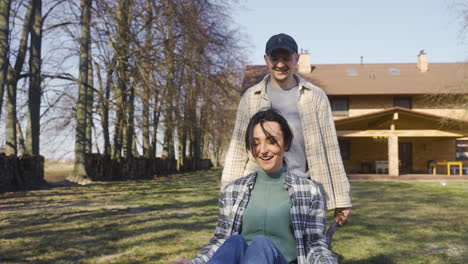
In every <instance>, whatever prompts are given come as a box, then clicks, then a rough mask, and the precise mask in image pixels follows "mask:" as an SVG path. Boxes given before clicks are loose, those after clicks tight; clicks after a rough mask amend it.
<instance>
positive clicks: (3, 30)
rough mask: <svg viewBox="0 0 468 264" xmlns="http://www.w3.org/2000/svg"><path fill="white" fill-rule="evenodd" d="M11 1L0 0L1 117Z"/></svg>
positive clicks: (6, 69)
mask: <svg viewBox="0 0 468 264" xmlns="http://www.w3.org/2000/svg"><path fill="white" fill-rule="evenodd" d="M10 5H11V0H0V116H1V114H2V111H1V110H2V105H3V94H4V93H5V83H6V76H7V71H8V64H9V63H8V51H9V48H8V47H9V45H8V36H9V28H10V26H9V18H10Z"/></svg>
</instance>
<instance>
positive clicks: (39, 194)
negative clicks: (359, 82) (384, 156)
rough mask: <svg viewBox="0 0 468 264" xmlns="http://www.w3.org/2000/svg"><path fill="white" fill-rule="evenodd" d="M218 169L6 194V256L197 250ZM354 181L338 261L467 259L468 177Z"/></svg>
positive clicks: (123, 256)
mask: <svg viewBox="0 0 468 264" xmlns="http://www.w3.org/2000/svg"><path fill="white" fill-rule="evenodd" d="M65 170H66V169H65ZM65 170H64V171H65ZM220 173H221V171H220V170H219V169H212V170H207V171H199V172H190V173H181V174H175V175H171V176H169V177H163V178H158V179H156V180H145V181H129V182H98V183H93V184H90V185H87V186H61V187H53V188H50V189H44V190H37V191H29V192H10V193H3V194H0V263H2V264H4V263H90V264H91V263H93V264H94V263H170V261H171V260H173V259H174V258H175V257H177V256H181V257H185V258H191V257H194V256H195V255H196V254H197V252H198V250H199V249H200V248H201V247H202V246H203V244H204V243H206V242H207V241H208V239H209V238H210V236H211V234H212V232H213V230H214V227H215V224H216V219H217V196H218V194H219V178H220ZM46 175H47V173H46ZM49 175H50V174H49ZM56 176H57V175H56ZM351 185H352V198H353V203H354V209H353V215H352V217H351V221H350V223H349V224H348V225H347V226H346V227H344V228H340V229H339V230H338V231H337V232H336V233H335V236H334V239H333V250H334V251H335V252H336V253H337V254H338V255H339V256H340V259H341V262H340V263H353V264H354V263H468V230H467V220H466V219H468V210H467V209H466V208H467V204H468V182H447V184H446V185H445V186H443V185H442V184H440V183H438V182H430V183H429V182H427V183H424V182H370V181H353V182H352V183H351Z"/></svg>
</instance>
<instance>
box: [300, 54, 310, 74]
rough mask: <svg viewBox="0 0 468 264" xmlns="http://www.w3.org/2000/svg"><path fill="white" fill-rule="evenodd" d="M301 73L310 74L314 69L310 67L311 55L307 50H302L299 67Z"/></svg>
mask: <svg viewBox="0 0 468 264" xmlns="http://www.w3.org/2000/svg"><path fill="white" fill-rule="evenodd" d="M297 71H298V72H299V73H310V72H312V68H311V67H310V54H309V52H308V51H307V50H304V51H303V50H302V49H301V53H300V54H299V64H298V67H297Z"/></svg>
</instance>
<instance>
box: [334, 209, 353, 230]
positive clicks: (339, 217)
mask: <svg viewBox="0 0 468 264" xmlns="http://www.w3.org/2000/svg"><path fill="white" fill-rule="evenodd" d="M349 215H351V208H335V221H337V222H338V223H339V224H340V226H343V225H346V223H348V217H349Z"/></svg>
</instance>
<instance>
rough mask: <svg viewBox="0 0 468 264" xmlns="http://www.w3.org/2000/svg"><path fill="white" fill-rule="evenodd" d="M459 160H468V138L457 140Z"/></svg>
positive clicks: (457, 156)
mask: <svg viewBox="0 0 468 264" xmlns="http://www.w3.org/2000/svg"><path fill="white" fill-rule="evenodd" d="M455 145H456V158H457V160H468V140H456V141H455Z"/></svg>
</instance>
